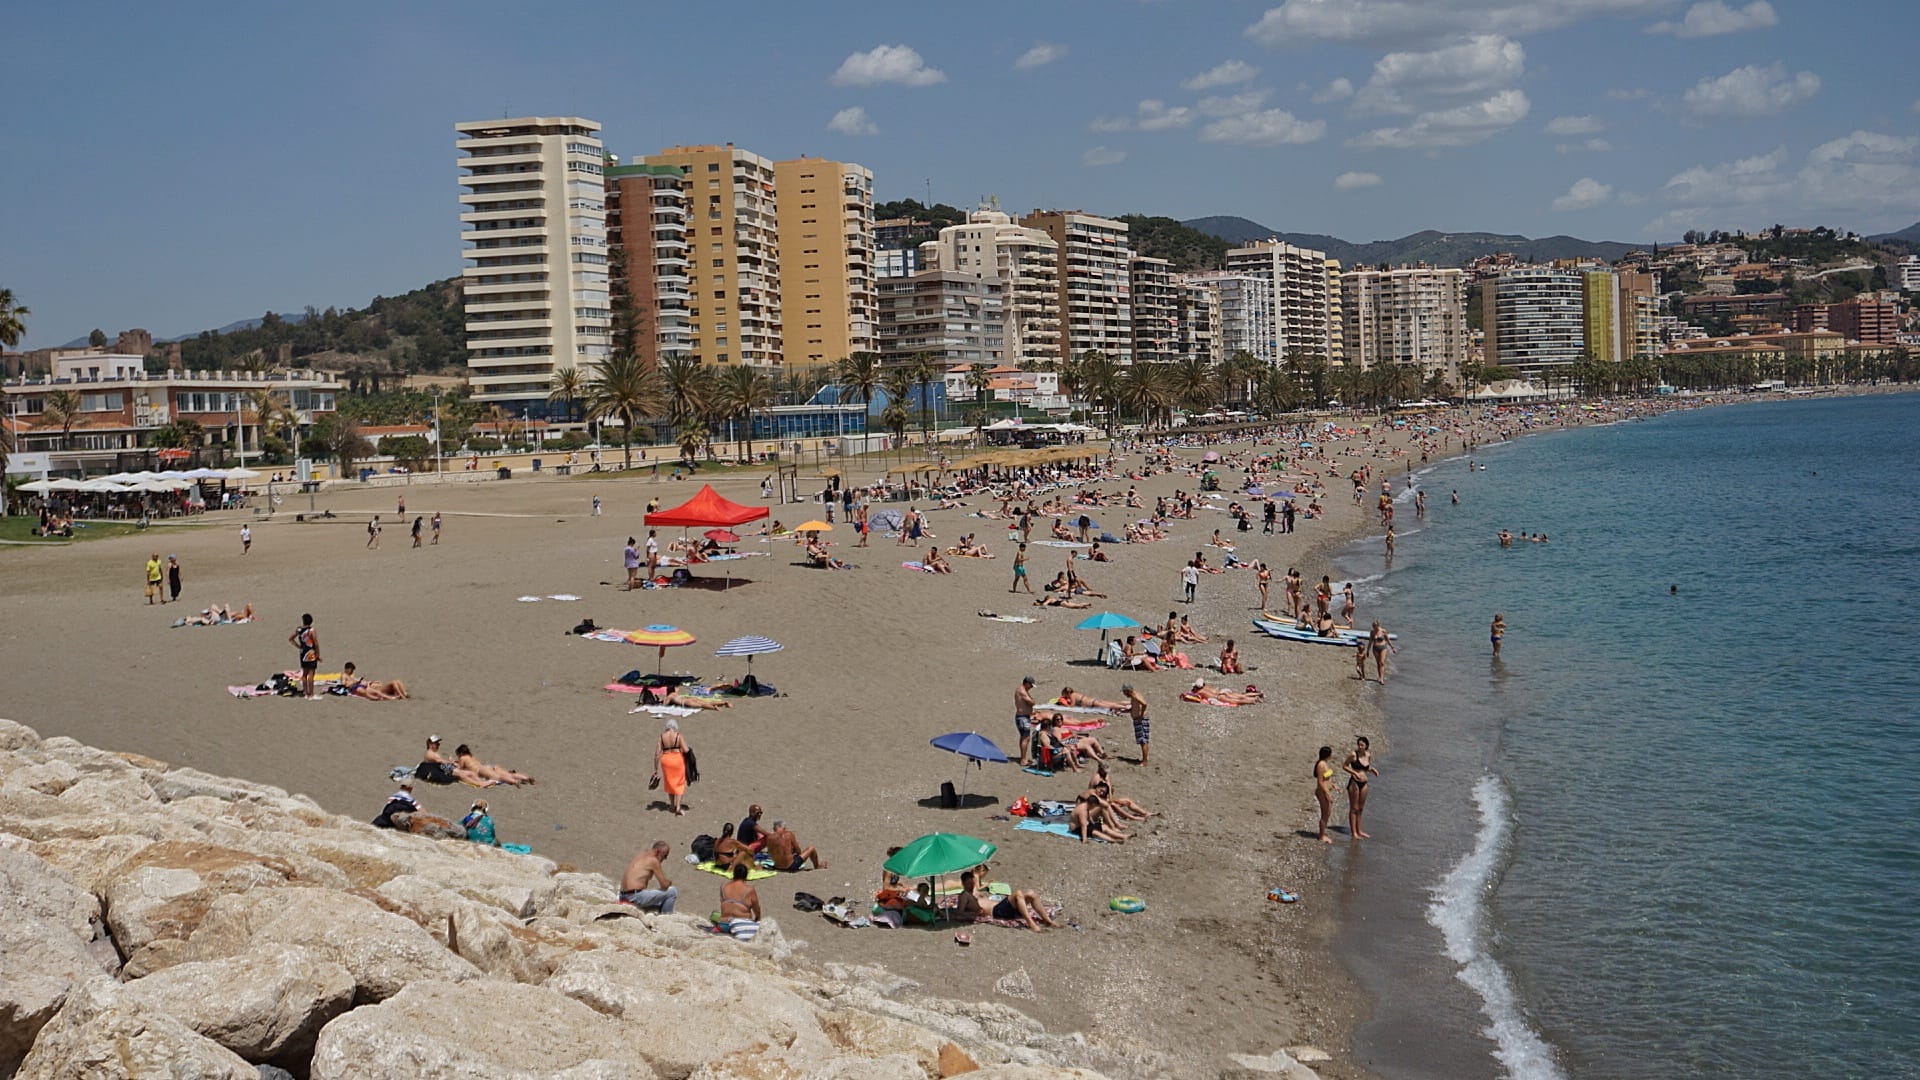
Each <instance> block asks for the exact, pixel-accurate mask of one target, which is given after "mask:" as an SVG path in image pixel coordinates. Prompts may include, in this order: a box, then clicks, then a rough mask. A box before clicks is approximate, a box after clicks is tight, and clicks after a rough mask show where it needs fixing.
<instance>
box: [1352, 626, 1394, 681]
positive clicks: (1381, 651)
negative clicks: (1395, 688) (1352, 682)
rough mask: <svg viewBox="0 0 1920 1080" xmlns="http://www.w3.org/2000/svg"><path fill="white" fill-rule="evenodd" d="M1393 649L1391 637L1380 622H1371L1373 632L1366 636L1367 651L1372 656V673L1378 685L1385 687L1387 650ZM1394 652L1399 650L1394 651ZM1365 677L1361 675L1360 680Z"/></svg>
mask: <svg viewBox="0 0 1920 1080" xmlns="http://www.w3.org/2000/svg"><path fill="white" fill-rule="evenodd" d="M1392 648H1393V635H1392V634H1389V633H1387V630H1386V627H1383V626H1381V625H1380V620H1379V619H1375V620H1373V630H1372V631H1371V632H1370V633H1369V634H1368V635H1367V651H1368V652H1369V653H1372V654H1373V673H1374V676H1375V677H1376V678H1378V679H1379V680H1380V685H1381V686H1385V685H1387V650H1388V649H1392ZM1395 651H1396V652H1397V651H1399V650H1397V649H1396V650H1395ZM1365 677H1366V676H1364V675H1362V676H1361V678H1365Z"/></svg>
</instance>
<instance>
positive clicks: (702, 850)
mask: <svg viewBox="0 0 1920 1080" xmlns="http://www.w3.org/2000/svg"><path fill="white" fill-rule="evenodd" d="M713 844H714V840H713V836H712V834H710V833H701V834H700V835H699V836H696V837H694V838H693V843H692V844H691V845H689V846H690V847H691V848H692V849H693V855H694V858H696V859H699V860H700V861H701V862H712V861H713Z"/></svg>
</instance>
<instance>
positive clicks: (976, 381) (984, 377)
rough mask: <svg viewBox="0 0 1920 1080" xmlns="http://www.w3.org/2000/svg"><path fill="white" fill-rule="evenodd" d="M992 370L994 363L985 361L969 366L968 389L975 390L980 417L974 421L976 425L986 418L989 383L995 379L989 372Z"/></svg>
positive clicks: (976, 405)
mask: <svg viewBox="0 0 1920 1080" xmlns="http://www.w3.org/2000/svg"><path fill="white" fill-rule="evenodd" d="M992 370H993V365H992V364H989V363H986V362H984V361H981V362H978V363H974V364H969V365H968V366H967V389H969V390H971V391H973V400H974V404H975V407H976V412H977V414H978V416H979V419H978V420H975V421H974V423H975V424H976V425H978V424H980V423H983V422H985V420H986V415H987V385H988V384H989V383H990V382H992V381H993V379H992V377H991V376H989V375H988V374H987V373H988V372H990V371H992Z"/></svg>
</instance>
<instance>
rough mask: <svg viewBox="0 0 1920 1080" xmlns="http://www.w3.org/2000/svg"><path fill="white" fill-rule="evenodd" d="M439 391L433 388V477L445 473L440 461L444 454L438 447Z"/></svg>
mask: <svg viewBox="0 0 1920 1080" xmlns="http://www.w3.org/2000/svg"><path fill="white" fill-rule="evenodd" d="M440 391H441V388H440V387H438V386H436V387H434V388H433V472H434V475H435V476H439V475H441V474H443V473H445V472H446V471H447V467H446V462H445V461H444V460H442V459H443V458H444V457H445V454H444V452H443V450H442V447H441V445H440Z"/></svg>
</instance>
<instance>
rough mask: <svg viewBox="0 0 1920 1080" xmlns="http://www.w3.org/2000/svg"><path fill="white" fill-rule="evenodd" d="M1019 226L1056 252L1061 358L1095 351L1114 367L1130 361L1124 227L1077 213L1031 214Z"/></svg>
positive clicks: (1127, 252) (1128, 257) (1130, 313)
mask: <svg viewBox="0 0 1920 1080" xmlns="http://www.w3.org/2000/svg"><path fill="white" fill-rule="evenodd" d="M1020 223H1021V224H1022V225H1025V226H1027V227H1028V228H1032V229H1039V230H1040V231H1042V232H1044V233H1046V234H1047V235H1048V236H1050V237H1052V238H1053V242H1054V243H1055V244H1057V245H1059V248H1060V265H1059V272H1058V273H1059V277H1058V282H1059V284H1058V289H1057V291H1058V294H1059V297H1060V299H1059V305H1060V315H1061V320H1062V323H1063V324H1064V325H1063V326H1062V331H1063V332H1062V334H1061V338H1060V358H1061V359H1069V360H1070V359H1077V358H1079V357H1081V356H1084V355H1086V354H1087V353H1089V352H1094V351H1099V352H1101V353H1104V354H1106V357H1107V359H1109V360H1112V361H1113V362H1114V363H1116V364H1131V363H1133V305H1132V303H1131V299H1130V297H1131V292H1132V283H1131V282H1130V280H1129V278H1128V263H1129V262H1130V261H1131V259H1132V257H1133V252H1132V251H1130V250H1129V249H1128V248H1127V223H1126V222H1124V221H1114V220H1113V219H1111V218H1103V217H1098V216H1096V215H1093V214H1086V213H1081V212H1080V211H1078V210H1046V211H1040V210H1035V211H1034V212H1033V213H1031V214H1028V215H1027V216H1026V217H1024V218H1021V219H1020Z"/></svg>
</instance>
